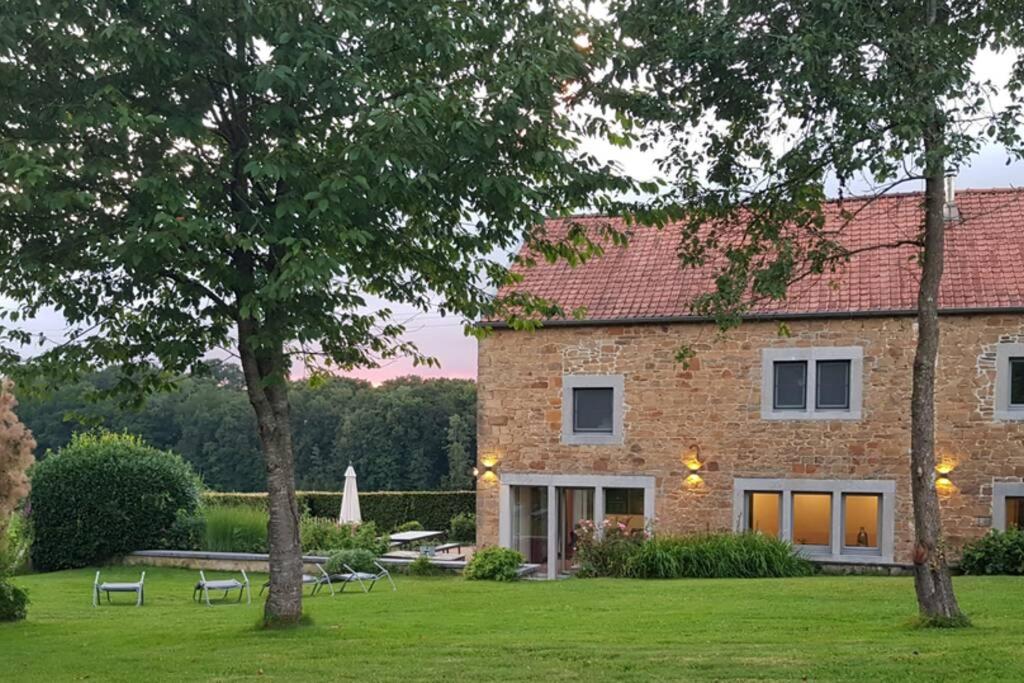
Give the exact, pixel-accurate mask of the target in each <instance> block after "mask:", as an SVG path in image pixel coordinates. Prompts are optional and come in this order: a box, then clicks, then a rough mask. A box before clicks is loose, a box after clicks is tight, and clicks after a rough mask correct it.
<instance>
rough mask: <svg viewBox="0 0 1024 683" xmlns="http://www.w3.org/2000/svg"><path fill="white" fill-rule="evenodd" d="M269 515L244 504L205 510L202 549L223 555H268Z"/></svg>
mask: <svg viewBox="0 0 1024 683" xmlns="http://www.w3.org/2000/svg"><path fill="white" fill-rule="evenodd" d="M268 520H269V518H268V516H267V513H266V512H263V511H262V510H258V509H256V508H251V507H245V506H243V505H233V506H227V507H215V508H210V509H208V510H207V511H206V536H205V539H204V542H203V550H210V551H213V552H222V553H265V552H267V522H268Z"/></svg>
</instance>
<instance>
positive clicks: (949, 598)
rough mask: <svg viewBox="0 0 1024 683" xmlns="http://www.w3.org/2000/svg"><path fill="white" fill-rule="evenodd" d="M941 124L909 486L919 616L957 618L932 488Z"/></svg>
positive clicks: (932, 148)
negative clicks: (914, 538)
mask: <svg viewBox="0 0 1024 683" xmlns="http://www.w3.org/2000/svg"><path fill="white" fill-rule="evenodd" d="M941 139H942V133H941V125H940V124H938V123H937V124H936V125H934V126H933V128H932V130H931V132H930V135H929V136H928V139H926V140H925V154H926V158H927V160H928V161H927V170H926V180H925V229H924V254H923V263H922V268H921V284H920V289H919V290H918V296H917V325H918V330H917V353H916V354H915V356H914V387H913V393H912V397H911V403H910V469H911V475H910V485H911V492H912V494H913V501H914V532H915V536H916V545H915V547H914V588H915V589H916V591H917V604H918V608H919V609H920V612H921V615H922V616H923V617H925V618H928V619H943V620H945V619H953V620H956V619H960V618H962V614H961V612H960V607H959V606H958V605H957V601H956V595H954V593H953V582H952V580H951V579H950V575H949V567H948V565H947V563H946V549H945V542H944V540H943V537H942V519H941V516H940V513H939V496H938V493H937V492H936V490H935V364H936V359H937V357H938V350H939V315H938V303H939V283H940V281H941V280H942V267H943V243H944V238H945V235H944V233H945V229H946V219H945V216H944V215H943V208H944V204H945V188H944V186H943V185H944V182H945V169H944V159H943V156H942V155H941V154H938V153H937V152H936V150H937V148H938V146H939V145H940V144H941Z"/></svg>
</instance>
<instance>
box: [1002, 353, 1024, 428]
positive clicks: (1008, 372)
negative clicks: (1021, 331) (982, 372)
mask: <svg viewBox="0 0 1024 683" xmlns="http://www.w3.org/2000/svg"><path fill="white" fill-rule="evenodd" d="M995 407H996V410H995V416H996V419H997V420H1024V344H1000V345H999V346H998V347H997V349H996V406H995Z"/></svg>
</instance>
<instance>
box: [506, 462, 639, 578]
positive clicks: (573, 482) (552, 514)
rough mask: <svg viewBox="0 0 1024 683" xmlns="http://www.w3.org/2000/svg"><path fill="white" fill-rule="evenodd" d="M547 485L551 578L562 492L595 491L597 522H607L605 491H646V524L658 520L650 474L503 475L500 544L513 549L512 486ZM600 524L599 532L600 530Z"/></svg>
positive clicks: (554, 570) (554, 573)
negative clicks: (655, 517)
mask: <svg viewBox="0 0 1024 683" xmlns="http://www.w3.org/2000/svg"><path fill="white" fill-rule="evenodd" d="M513 486H546V487H547V489H548V528H547V534H548V548H547V550H548V558H549V559H548V573H547V578H549V579H555V578H558V566H557V565H558V563H557V562H554V561H552V560H551V558H555V557H557V556H558V513H557V501H558V489H560V488H574V489H594V516H595V517H597V519H596V520H594V521H595V522H600V521H603V520H604V518H605V514H604V490H605V489H643V490H644V525H645V526H646V525H647V523H648V522H652V521H653V520H654V489H655V479H654V477H651V476H646V475H624V474H609V475H604V474H536V473H525V472H524V473H519V472H503V473H502V475H501V488H500V489H499V490H498V545H500V546H501V547H503V548H509V547H511V545H512V487H513ZM600 528H601V527H600V525H599V526H598V529H600Z"/></svg>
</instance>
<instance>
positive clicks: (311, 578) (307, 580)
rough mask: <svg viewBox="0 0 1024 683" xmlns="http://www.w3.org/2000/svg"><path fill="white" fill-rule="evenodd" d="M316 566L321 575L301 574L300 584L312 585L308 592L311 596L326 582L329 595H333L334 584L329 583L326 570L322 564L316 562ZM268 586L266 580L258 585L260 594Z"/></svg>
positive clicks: (268, 582)
mask: <svg viewBox="0 0 1024 683" xmlns="http://www.w3.org/2000/svg"><path fill="white" fill-rule="evenodd" d="M316 568H317V569H319V570H320V574H321V575H320V576H316V575H315V574H303V575H302V585H303V586H313V590H311V591H310V592H309V594H310V596H313V595H316V594H317V591H318V590H319V589H320V586H321V585H323V584H327V588H328V590H330V591H331V595H334V586H332V585H331V577H330V576H328V575H327V572H325V571H324V568H323V566H321V565H319V564H318V565H317V566H316ZM268 588H270V581H267V582H266V583H264V584H263V585H262V586H260V595H263V591H265V590H267V589H268Z"/></svg>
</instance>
